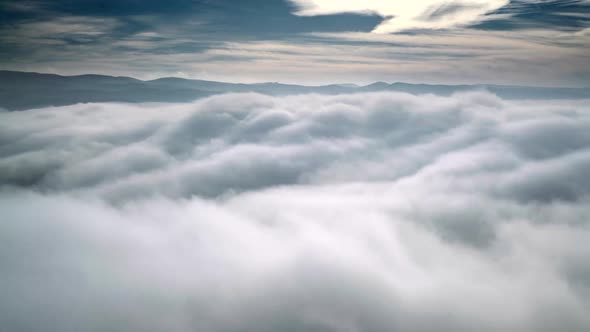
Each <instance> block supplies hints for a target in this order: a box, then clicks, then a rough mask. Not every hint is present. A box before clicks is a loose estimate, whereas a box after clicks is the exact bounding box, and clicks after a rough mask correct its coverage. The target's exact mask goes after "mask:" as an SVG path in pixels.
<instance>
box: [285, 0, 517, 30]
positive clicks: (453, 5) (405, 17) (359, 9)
mask: <svg viewBox="0 0 590 332" xmlns="http://www.w3.org/2000/svg"><path fill="white" fill-rule="evenodd" d="M292 1H293V3H295V4H296V5H297V7H298V10H297V11H296V14H297V15H305V16H314V15H330V14H338V13H361V14H362V13H374V14H377V15H379V16H381V17H383V18H384V21H383V22H382V23H380V24H379V25H378V26H377V27H375V29H374V30H373V32H374V33H392V32H400V31H406V30H413V29H445V28H455V27H459V26H465V25H468V24H473V23H476V22H479V21H481V20H483V19H484V18H485V15H486V14H489V13H490V12H493V11H495V10H497V9H499V8H502V7H504V6H506V5H507V4H508V3H509V1H508V0H493V1H490V0H467V1H449V0H426V1H412V2H408V1H404V0H399V1H383V0H366V1H338V0H311V1H310V0H292Z"/></svg>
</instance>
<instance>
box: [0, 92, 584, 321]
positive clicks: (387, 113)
mask: <svg viewBox="0 0 590 332" xmlns="http://www.w3.org/2000/svg"><path fill="white" fill-rule="evenodd" d="M0 188H1V189H0V331H63V332H69V331H72V332H73V331H142V332H151V331H153V332H160V331H172V332H176V331H177V332H186V331H212V332H218V331H219V332H221V331H223V332H229V331H232V332H233V331H236V332H237V331H256V332H266V331H268V332H271V331H416V332H417V331H424V332H429V331H432V332H434V331H437V332H438V331H486V332H488V331H502V332H504V331H518V332H527V331H531V332H532V331H552V332H553V331H571V332H578V331H580V332H581V331H588V330H590V315H589V314H588V308H590V259H589V257H590V246H589V245H588V244H589V243H590V228H589V226H590V101H583V100H582V101H563V100H562V101H505V100H502V99H499V98H497V97H496V96H494V95H491V94H489V93H486V92H473V93H463V94H456V95H453V96H451V97H436V96H431V95H425V96H413V95H408V94H402V93H369V94H351V95H338V96H322V95H302V96H288V97H270V96H264V95H259V94H228V95H221V96H215V97H211V98H207V99H202V100H199V101H196V102H194V103H190V104H136V105H129V104H79V105H73V106H67V107H55V108H44V109H37V110H28V111H23V112H0Z"/></svg>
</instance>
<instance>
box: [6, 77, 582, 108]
mask: <svg viewBox="0 0 590 332" xmlns="http://www.w3.org/2000/svg"><path fill="white" fill-rule="evenodd" d="M471 90H486V91H489V92H491V93H494V94H496V95H498V96H499V97H502V98H505V99H584V98H590V88H549V87H530V86H508V85H488V84H476V85H432V84H410V83H400V82H398V83H392V84H389V83H385V82H376V83H373V84H370V85H366V86H357V85H354V84H333V85H323V86H303V85H292V84H281V83H257V84H241V83H224V82H214V81H205V80H192V79H183V78H177V77H166V78H159V79H155V80H149V81H142V80H138V79H135V78H131V77H120V76H105V75H93V74H89V75H79V76H61V75H55V74H42V73H33V72H18V71H0V108H3V109H5V110H9V111H17V110H26V109H31V108H40V107H47V106H64V105H71V104H76V103H89V102H129V103H138V102H189V101H192V100H195V99H198V98H202V97H206V96H211V95H215V94H222V93H231V92H257V93H263V94H268V95H289V94H306V93H321V94H339V93H355V92H372V91H399V92H407V93H411V94H436V95H451V94H453V93H456V92H462V91H471Z"/></svg>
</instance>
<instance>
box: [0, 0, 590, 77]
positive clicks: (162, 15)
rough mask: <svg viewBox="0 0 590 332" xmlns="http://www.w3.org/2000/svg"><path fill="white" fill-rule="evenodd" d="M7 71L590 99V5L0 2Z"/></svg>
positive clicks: (579, 0) (547, 0)
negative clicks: (391, 85)
mask: <svg viewBox="0 0 590 332" xmlns="http://www.w3.org/2000/svg"><path fill="white" fill-rule="evenodd" d="M0 22H1V23H0V69H4V70H22V71H38V72H49V73H58V74H64V75H73V74H83V73H97V74H107V75H123V76H132V77H136V78H140V79H153V78H157V77H163V76H178V77H186V78H196V79H209V80H221V81H232V82H267V81H280V82H285V83H300V84H328V83H356V84H367V83H371V82H374V81H386V82H396V81H405V82H413V83H419V82H427V83H498V84H527V85H540V86H590V69H589V68H590V65H589V64H590V1H588V0H544V1H539V0H529V1H524V0H423V1H402V0H365V1H352V0H348V1H336V0H241V1H231V0H169V1H155V0H145V1H139V0H116V1H115V0H63V1H52V0H30V1H28V0H22V1H10V0H8V1H7V0H2V1H0Z"/></svg>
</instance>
